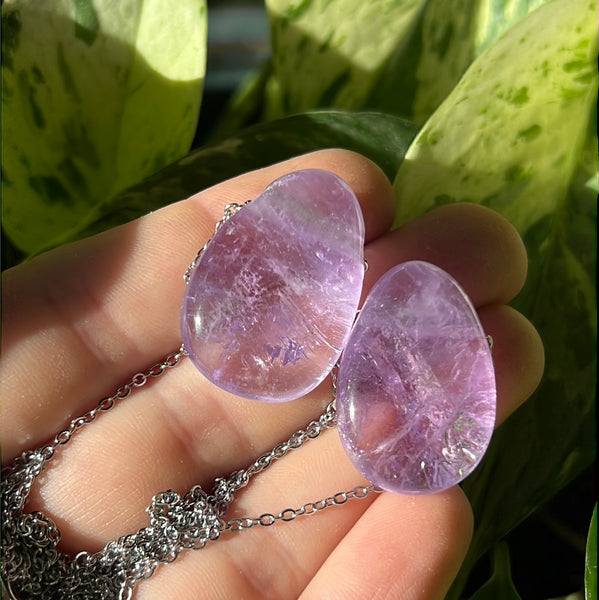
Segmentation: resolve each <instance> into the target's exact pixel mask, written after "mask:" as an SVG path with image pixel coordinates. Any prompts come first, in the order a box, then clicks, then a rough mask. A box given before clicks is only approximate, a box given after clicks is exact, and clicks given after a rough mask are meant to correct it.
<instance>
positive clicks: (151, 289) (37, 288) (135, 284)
mask: <svg viewBox="0 0 599 600" xmlns="http://www.w3.org/2000/svg"><path fill="white" fill-rule="evenodd" d="M305 168H320V169H327V170H329V171H331V172H334V173H337V174H338V175H339V176H340V177H342V178H343V179H344V180H346V181H347V182H348V183H349V184H350V185H351V186H352V187H353V189H354V191H355V192H356V194H357V196H358V199H359V201H360V203H361V205H362V209H363V212H364V214H365V215H366V219H365V220H366V229H367V237H368V238H369V239H371V238H374V237H377V236H378V235H380V234H381V233H382V232H384V231H386V230H387V229H388V228H389V226H390V224H391V221H392V218H393V207H394V200H393V193H392V189H391V185H390V183H389V182H388V181H387V179H386V178H385V176H384V174H383V173H382V172H381V171H380V169H379V168H378V167H377V166H376V165H374V164H373V163H372V162H370V161H369V160H367V159H365V158H363V157H361V156H359V155H357V154H354V153H352V152H347V151H342V150H327V151H322V152H316V153H313V154H308V155H305V156H302V157H298V158H295V159H292V160H290V161H286V162H283V163H280V164H277V165H274V166H272V167H269V168H266V169H262V170H259V171H255V172H253V173H249V174H247V175H243V176H240V177H238V178H235V179H233V180H230V181H227V182H224V183H223V184H220V185H218V186H215V187H213V188H211V189H209V190H206V191H204V192H201V193H200V194H197V195H196V196H194V197H192V198H191V199H189V200H188V201H184V202H180V203H177V204H175V205H172V206H169V207H167V208H165V209H163V210H161V211H157V212H156V213H153V214H151V215H148V216H147V217H144V218H142V219H138V220H137V221H135V222H132V223H129V224H127V225H125V226H123V227H119V228H117V229H114V230H111V231H108V232H106V233H104V234H102V235H99V236H95V237H93V238H91V239H88V240H84V241H82V242H79V243H76V244H73V245H70V246H67V247H63V248H59V249H57V250H56V251H53V252H49V253H47V254H46V255H44V256H41V257H39V258H38V259H36V260H34V261H32V262H31V263H30V264H26V265H23V266H21V267H17V268H15V269H12V270H10V271H9V272H7V273H5V274H4V280H3V309H4V310H3V315H2V319H3V337H2V353H3V370H2V377H3V382H2V385H3V400H4V402H3V420H2V437H3V443H4V448H3V450H4V459H5V460H6V459H10V458H12V457H14V456H15V455H16V454H17V453H19V452H21V451H22V450H24V449H26V448H29V447H32V446H34V445H36V444H39V443H41V442H42V440H44V439H46V438H47V437H48V436H50V435H51V434H53V433H54V432H56V430H58V429H59V428H60V427H62V426H63V425H64V424H65V422H68V420H69V419H70V418H72V417H73V416H75V415H77V414H80V413H81V412H83V411H84V410H87V409H89V408H90V407H91V403H93V402H94V401H97V399H98V398H99V397H101V396H102V395H106V394H108V393H109V392H110V391H111V390H112V389H114V388H116V387H117V386H118V385H121V384H122V383H123V382H124V381H125V380H126V379H127V378H128V377H129V376H130V375H131V373H135V372H136V371H140V370H142V369H145V368H147V367H148V366H149V365H151V364H152V362H154V361H156V360H158V359H159V358H160V357H162V356H164V355H165V354H166V353H168V352H170V351H172V350H175V349H176V348H177V347H178V346H179V345H180V337H179V336H180V334H179V325H178V323H179V310H180V303H181V298H182V297H183V290H184V284H183V280H182V274H183V273H184V272H185V269H186V267H187V265H188V264H189V263H190V262H191V260H192V259H193V257H194V256H195V254H196V253H197V250H198V249H199V248H200V247H202V246H203V245H204V243H205V242H206V240H207V239H208V238H209V237H210V235H211V234H212V232H213V230H214V223H215V222H216V221H217V220H219V219H220V218H221V217H222V213H223V207H224V206H225V205H226V204H227V203H229V202H233V201H244V200H247V199H248V198H253V197H255V196H257V195H258V194H260V193H261V192H262V191H263V190H264V188H265V187H266V186H267V185H268V184H269V183H271V182H272V181H273V180H274V179H276V178H278V177H280V176H282V175H283V174H286V173H289V172H291V171H294V170H299V169H305Z"/></svg>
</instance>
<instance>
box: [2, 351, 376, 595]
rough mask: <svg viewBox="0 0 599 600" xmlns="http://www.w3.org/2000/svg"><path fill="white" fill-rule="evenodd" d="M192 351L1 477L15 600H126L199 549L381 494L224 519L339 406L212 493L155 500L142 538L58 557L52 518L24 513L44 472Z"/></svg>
mask: <svg viewBox="0 0 599 600" xmlns="http://www.w3.org/2000/svg"><path fill="white" fill-rule="evenodd" d="M185 354H186V352H185V350H184V348H183V347H181V348H180V349H179V350H178V351H177V352H173V353H171V354H169V355H168V356H167V357H166V358H165V359H164V360H163V361H162V362H160V363H158V364H156V365H154V366H153V367H151V368H150V369H149V370H148V371H147V372H145V373H137V374H136V375H134V376H133V377H132V378H131V380H130V381H129V383H127V384H125V385H123V386H121V387H119V388H118V389H117V390H116V391H115V393H114V394H113V395H112V396H109V397H107V398H103V399H102V400H101V401H100V402H99V403H98V404H97V406H96V407H95V408H93V409H92V410H90V411H88V412H86V413H85V414H83V415H81V416H80V417H77V418H76V419H73V420H72V421H71V422H70V424H69V426H68V427H67V428H66V429H64V430H62V431H60V432H59V433H58V434H56V436H55V437H54V439H53V440H52V442H51V443H49V444H47V445H45V446H42V447H40V448H38V449H37V450H33V451H28V452H24V453H23V454H22V455H21V456H20V457H18V458H17V459H16V460H15V461H14V462H13V463H12V464H10V465H9V466H8V467H7V468H6V469H5V470H4V471H3V479H2V511H1V512H2V567H1V573H2V583H3V588H4V589H3V598H4V594H6V597H8V598H10V599H18V600H22V599H32V600H33V599H42V598H43V599H45V600H59V599H60V600H61V599H64V598H69V599H73V600H113V599H114V600H117V599H118V600H126V599H129V598H131V596H132V594H133V590H134V588H135V585H136V584H137V583H138V582H139V581H142V580H144V579H147V578H149V577H150V576H151V575H152V574H153V573H154V571H155V570H156V568H157V567H158V565H160V564H161V563H171V562H173V561H174V560H175V559H176V558H177V556H178V555H179V553H180V552H182V551H183V550H186V549H194V550H199V549H202V548H204V547H205V546H206V544H207V543H208V542H211V541H215V540H217V539H218V538H219V537H220V536H221V534H222V533H223V532H227V531H232V532H234V531H243V530H246V529H250V528H251V527H254V526H264V527H267V526H270V525H273V524H274V523H275V522H276V521H293V520H294V519H296V518H297V517H300V516H303V515H311V514H314V513H316V512H319V511H321V510H323V509H325V508H328V507H330V506H337V505H341V504H344V503H345V502H347V501H348V500H351V499H353V498H364V497H366V496H367V495H368V494H369V493H371V492H379V491H380V489H379V488H377V487H375V486H373V485H370V486H358V487H356V488H354V489H352V490H349V491H347V492H339V493H336V494H334V495H333V496H331V497H329V498H324V499H322V500H318V501H316V502H309V503H306V504H304V505H303V506H301V507H300V508H296V509H293V508H286V509H284V510H283V511H281V512H280V513H279V514H277V515H274V514H270V513H266V514H263V515H260V516H259V517H256V518H251V517H246V518H241V519H239V518H237V519H230V520H228V521H227V520H225V519H224V516H225V514H226V512H227V509H228V507H229V505H230V504H231V502H232V501H233V499H234V496H235V493H236V492H237V491H238V490H239V489H241V488H242V487H244V486H246V485H247V484H248V482H249V481H250V478H251V477H253V476H254V475H256V474H258V473H260V472H262V471H264V470H265V469H267V468H268V467H269V466H270V465H271V464H272V463H273V462H274V461H276V460H279V459H280V458H282V457H284V456H285V455H286V454H287V453H288V452H290V451H291V450H294V449H296V448H300V447H301V446H302V445H303V444H304V443H306V442H307V441H308V440H312V439H315V438H317V437H318V436H319V435H320V434H321V433H322V431H324V430H325V429H329V428H332V427H335V425H336V412H335V407H334V401H332V402H330V403H329V405H328V406H327V407H326V409H325V410H324V412H323V413H322V414H321V415H320V417H319V418H318V419H317V420H315V421H311V422H310V423H309V424H308V425H307V426H306V428H305V429H299V430H298V431H296V432H295V433H294V434H293V435H291V437H290V438H289V439H288V440H287V441H285V442H283V443H281V444H278V445H277V446H275V447H274V448H273V449H272V450H271V451H270V452H268V453H266V454H264V455H262V456H260V457H259V458H257V459H256V460H255V461H254V462H253V463H252V464H251V465H250V466H249V467H248V468H247V469H242V470H238V471H235V472H233V473H232V474H231V475H229V476H228V477H219V478H217V479H216V480H215V481H214V484H213V486H212V489H211V490H210V492H206V491H204V490H203V489H202V488H201V487H200V486H198V485H196V486H194V487H192V488H191V489H190V490H189V491H188V492H187V493H186V494H184V495H180V494H179V493H177V492H175V491H173V490H167V491H165V492H161V493H159V494H156V495H155V496H154V497H153V498H152V503H151V505H150V506H149V507H148V508H147V509H146V512H147V513H148V515H149V518H150V522H149V524H148V526H146V527H144V528H143V529H140V530H139V531H138V532H137V533H134V534H131V535H125V536H123V537H121V538H119V539H118V540H115V541H111V542H109V543H108V544H106V546H105V547H104V548H103V549H102V550H101V551H100V552H97V553H95V554H90V553H87V552H81V553H79V554H77V555H76V556H75V557H71V556H69V555H67V554H64V553H62V552H60V551H59V550H58V549H57V545H58V543H59V541H60V537H61V534H60V531H59V529H58V528H57V526H56V525H55V524H54V522H53V521H52V519H50V518H49V517H48V516H46V515H44V514H43V513H41V512H39V511H33V512H29V513H28V512H25V506H26V504H27V501H28V498H29V493H30V491H31V487H32V485H33V484H34V482H35V480H36V478H37V477H38V476H39V475H40V474H41V473H42V472H43V471H44V469H45V468H46V466H47V464H48V461H50V460H51V459H52V457H53V456H54V454H55V452H56V450H57V449H58V448H59V447H60V446H62V445H64V444H66V443H68V442H69V440H70V439H71V438H72V436H73V435H74V434H75V433H76V432H77V431H79V430H80V429H81V428H82V427H83V426H85V425H88V424H90V423H93V422H94V421H95V420H96V418H97V416H98V415H99V414H100V413H102V412H106V411H108V410H110V409H111V408H113V406H115V404H116V403H117V401H119V400H123V399H125V398H127V397H128V396H129V395H130V394H131V393H132V392H133V391H134V390H135V389H137V388H139V387H142V386H143V385H145V384H146V383H147V382H148V381H150V380H151V379H152V378H156V377H159V376H160V375H162V374H163V373H165V372H166V371H167V370H168V369H170V368H172V367H175V366H176V365H178V364H179V362H180V361H181V359H182V358H183V357H184V356H185Z"/></svg>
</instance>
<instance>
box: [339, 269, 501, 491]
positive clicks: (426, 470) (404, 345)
mask: <svg viewBox="0 0 599 600" xmlns="http://www.w3.org/2000/svg"><path fill="white" fill-rule="evenodd" d="M495 401H496V391H495V375H494V371H493V363H492V358H491V351H490V348H489V344H488V340H487V338H486V336H485V333H484V331H483V329H482V327H481V325H480V322H479V320H478V317H477V314H476V311H475V309H474V307H473V306H472V304H471V303H470V300H469V299H468V297H467V296H466V294H465V293H464V291H463V290H462V289H461V288H460V287H459V285H458V284H457V283H456V282H455V281H454V279H452V278H451V277H450V276H449V275H448V274H447V273H445V272H444V271H442V270H441V269H439V268H438V267H435V266H433V265H431V264H428V263H425V262H420V261H413V262H407V263H403V264H401V265H399V266H397V267H395V268H394V269H392V270H391V271H389V272H387V273H386V274H385V275H384V276H383V277H382V278H381V279H380V280H379V281H378V282H377V284H376V285H375V287H374V288H373V290H372V291H371V293H370V295H369V296H368V298H367V300H366V302H365V304H364V307H363V308H362V310H361V311H360V315H359V317H358V319H357V321H356V324H355V327H354V329H353V331H352V333H351V335H350V338H349V341H348V343H347V346H346V349H345V351H344V352H343V355H342V357H341V364H340V368H339V374H338V378H337V415H338V427H339V434H340V436H341V440H342V442H343V445H344V447H345V450H346V452H347V453H348V455H349V457H350V458H351V460H352V461H353V462H354V464H355V465H356V467H357V468H358V470H359V471H360V472H361V473H362V474H363V475H364V477H366V478H367V479H368V480H369V481H371V482H372V483H374V484H376V485H378V486H380V487H382V488H383V489H386V490H389V491H393V492H398V493H405V494H427V493H432V492H438V491H441V490H444V489H446V488H449V487H451V486H453V485H455V484H456V483H458V482H459V481H461V480H462V479H464V478H465V477H466V476H467V475H468V474H469V473H470V472H471V471H472V470H473V469H474V467H475V466H476V465H477V464H478V462H479V461H480V459H481V458H482V456H483V454H484V452H485V450H486V448H487V446H488V444H489V441H490V438H491V434H492V432H493V427H494V424H495Z"/></svg>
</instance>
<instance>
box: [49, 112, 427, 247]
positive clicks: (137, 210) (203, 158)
mask: <svg viewBox="0 0 599 600" xmlns="http://www.w3.org/2000/svg"><path fill="white" fill-rule="evenodd" d="M417 131H418V129H417V127H416V126H415V125H413V124H412V123H409V122H408V121H405V120H403V119H400V118H399V117H394V116H392V115H383V114H379V113H344V112H340V111H326V112H325V111H323V112H314V113H308V114H303V115H295V116H293V117H288V118H286V119H281V120H280V121H273V122H270V123H264V124H261V125H256V126H254V127H251V128H249V129H247V130H245V131H242V132H240V133H239V134H237V135H235V136H233V137H230V138H228V139H226V140H224V141H222V142H219V143H216V144H212V145H209V146H205V147H203V148H199V149H197V150H195V151H193V152H191V153H190V154H188V155H187V156H186V157H184V158H182V159H181V160H179V161H178V162H176V163H174V164H172V165H170V166H169V167H167V168H165V169H163V170H162V171H161V172H160V173H158V174H156V175H154V176H153V177H150V178H149V179H148V180H147V181H145V182H144V183H142V184H140V185H138V186H135V187H133V188H131V189H129V190H128V191H126V192H125V193H123V194H121V195H120V196H118V197H116V198H111V199H108V200H107V201H106V202H103V203H102V204H100V205H98V206H97V207H95V209H94V210H93V211H92V212H91V213H90V214H89V215H88V216H87V218H86V219H85V220H84V221H83V222H82V223H81V224H80V225H79V226H78V227H76V228H75V229H73V230H72V231H70V232H69V233H68V235H67V236H65V237H63V238H62V239H59V240H55V241H54V243H53V245H58V244H60V243H64V242H66V241H71V240H73V239H77V238H81V237H85V236H88V235H91V234H93V233H97V232H99V231H103V230H105V229H109V228H110V227H113V226H116V225H119V224H121V223H124V222H126V221H129V220H132V219H134V218H136V217H139V216H141V215H144V214H147V213H148V212H149V211H152V210H156V209H158V208H160V207H162V206H165V205H167V204H170V203H172V202H176V201H178V200H182V199H183V198H186V197H188V196H190V195H192V194H194V193H196V192H198V191H200V190H202V189H205V188H207V187H210V186H212V185H215V184H216V183H219V182H221V181H224V180H225V179H229V178H230V177H234V176H236V175H240V174H241V173H244V172H247V171H250V170H252V169H257V168H260V167H265V166H267V165H270V164H273V163H276V162H278V161H281V160H284V159H287V158H291V157H293V156H297V155H298V154H303V153H305V152H309V151H313V150H319V149H322V148H346V149H348V150H353V151H355V152H359V153H361V154H363V155H364V156H367V157H368V158H370V159H371V160H372V161H374V162H375V163H377V164H378V165H379V166H380V167H381V169H382V170H383V171H384V172H385V174H386V175H387V177H389V178H390V179H391V178H392V177H393V175H394V173H396V172H397V169H398V167H399V164H400V163H401V160H402V158H403V156H404V154H405V152H406V150H407V148H408V146H409V145H410V143H411V141H412V140H413V139H414V136H415V135H416V133H417Z"/></svg>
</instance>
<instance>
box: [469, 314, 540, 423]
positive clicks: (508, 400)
mask: <svg viewBox="0 0 599 600" xmlns="http://www.w3.org/2000/svg"><path fill="white" fill-rule="evenodd" d="M479 317H480V320H481V323H482V326H483V328H484V330H485V332H486V333H487V334H488V335H490V336H491V338H492V339H493V351H492V355H493V364H494V366H495V377H496V385H497V417H496V425H500V424H501V423H502V422H503V421H505V419H507V417H508V416H509V415H511V414H512V413H513V412H514V411H515V410H516V409H517V408H518V407H519V406H520V405H521V404H523V403H524V402H525V400H526V399H527V398H529V397H530V396H531V395H532V394H533V392H534V391H535V389H536V388H537V386H538V385H539V383H540V381H541V378H542V376H543V371H544V366H545V350H544V348H543V341H542V340H541V337H540V335H539V333H538V332H537V330H536V329H535V327H534V325H533V324H532V323H531V322H530V321H529V320H528V319H527V318H526V317H524V316H523V315H522V314H520V313H519V312H518V311H517V310H515V309H513V308H512V307H510V306H503V305H502V306H497V305H493V306H485V307H482V308H481V309H479Z"/></svg>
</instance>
